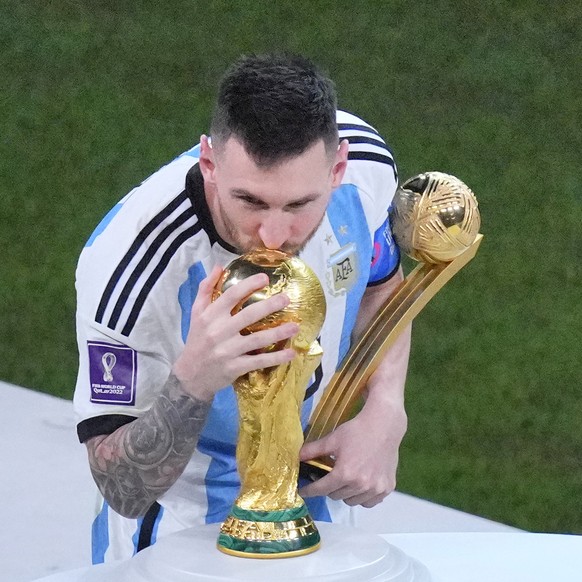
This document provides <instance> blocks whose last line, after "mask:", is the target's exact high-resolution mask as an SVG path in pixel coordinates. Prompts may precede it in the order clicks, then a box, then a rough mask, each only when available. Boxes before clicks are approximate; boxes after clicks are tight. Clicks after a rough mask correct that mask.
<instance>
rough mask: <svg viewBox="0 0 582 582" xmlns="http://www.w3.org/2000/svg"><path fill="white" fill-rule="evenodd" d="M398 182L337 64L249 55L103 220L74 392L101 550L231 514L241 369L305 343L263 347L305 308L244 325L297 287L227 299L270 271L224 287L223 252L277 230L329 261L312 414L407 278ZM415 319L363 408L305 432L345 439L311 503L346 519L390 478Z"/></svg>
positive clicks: (125, 553)
mask: <svg viewBox="0 0 582 582" xmlns="http://www.w3.org/2000/svg"><path fill="white" fill-rule="evenodd" d="M396 183H397V175H396V167H395V164H394V160H393V157H392V154H391V152H390V150H389V149H388V148H387V146H386V144H385V142H384V141H383V139H382V138H381V137H380V135H379V134H378V132H377V131H376V130H375V129H373V128H372V127H371V126H370V125H368V124H367V123H365V122H364V121H362V120H361V119H359V118H358V117H355V116H354V115H352V114H349V113H346V112H342V111H337V105H336V94H335V90H334V86H333V83H332V82H331V81H330V80H329V79H328V78H326V77H325V76H324V75H323V74H322V73H321V72H319V70H318V69H316V67H315V66H314V65H313V64H312V63H311V62H310V61H308V60H307V59H305V58H302V57H289V56H281V55H264V56H247V57H242V58H241V59H239V60H238V61H237V62H236V63H235V64H234V65H233V66H232V67H231V68H230V69H229V70H228V71H227V73H226V74H225V76H224V78H223V80H222V83H221V85H220V88H219V94H218V98H217V103H216V107H215V111H214V114H213V118H212V122H211V126H210V136H206V135H203V136H202V137H201V139H200V143H199V144H198V145H196V146H194V147H193V148H192V149H190V150H188V151H186V152H185V153H183V154H182V155H181V156H179V157H178V158H176V159H175V160H173V161H172V162H170V163H169V164H168V165H166V166H164V167H163V168H161V169H160V170H158V171H157V172H156V173H154V174H153V175H152V176H151V177H150V178H148V179H147V180H145V181H144V182H143V183H142V184H141V185H140V186H138V187H137V188H135V189H134V190H133V191H132V192H130V193H129V194H128V195H127V196H126V197H125V198H123V199H122V200H121V201H120V202H119V203H118V204H117V205H116V206H115V207H114V208H113V209H112V210H111V211H110V212H109V213H108V214H107V216H106V217H105V218H104V219H103V221H102V222H101V223H100V224H99V226H98V227H97V229H96V230H95V232H94V233H93V234H92V235H91V237H90V239H89V241H88V242H87V244H86V246H85V248H84V249H83V252H82V254H81V257H80V260H79V265H78V269H77V292H78V309H77V329H78V345H79V354H80V365H79V374H78V380H77V386H76V391H75V400H74V401H75V408H76V412H77V415H78V420H79V423H78V435H79V439H80V440H81V442H83V443H85V444H86V447H87V450H88V454H89V463H90V467H91V471H92V473H93V476H94V478H95V481H96V483H97V485H98V487H99V490H100V492H101V494H102V496H103V502H102V506H101V510H100V512H99V514H98V515H97V517H96V519H95V522H94V526H93V561H94V562H95V563H99V562H103V561H106V560H107V561H108V560H112V559H121V558H126V557H129V556H131V555H133V554H134V553H135V552H136V551H139V550H140V549H142V548H144V547H147V546H148V545H151V544H152V543H154V542H155V540H156V539H157V538H159V537H160V536H163V535H165V534H168V533H171V532H175V531H177V530H180V529H183V528H187V527H190V526H193V525H195V524H200V523H212V522H219V521H222V520H224V519H225V518H226V516H227V514H228V512H229V510H230V508H231V505H232V503H233V501H234V499H235V497H236V496H237V493H238V487H239V480H238V475H237V471H236V462H235V448H236V440H237V428H238V427H237V424H238V413H237V407H236V400H235V396H234V393H233V389H232V387H231V383H232V382H233V380H234V379H235V378H237V377H238V376H240V375H242V374H244V373H246V372H248V371H250V370H254V369H260V368H265V367H269V366H276V365H278V364H281V363H284V362H287V361H290V360H291V359H292V358H293V357H294V355H295V352H294V351H293V350H292V349H282V350H280V351H274V352H267V353H257V351H256V350H258V349H260V348H262V347H265V346H268V345H271V344H273V343H275V342H279V341H281V340H286V339H288V338H291V337H293V335H294V334H296V333H297V326H296V325H295V324H294V323H286V324H283V325H280V326H278V327H275V328H272V329H268V330H263V331H260V332H258V333H253V334H251V335H241V334H240V331H241V330H242V329H243V328H245V327H246V326H248V325H249V324H251V323H254V322H256V321H258V320H260V319H262V318H263V317H264V316H266V315H267V314H270V313H273V312H275V311H278V310H279V309H281V308H282V307H283V306H284V305H286V304H287V302H288V298H287V297H286V296H285V295H283V294H278V295H275V296H273V297H271V298H269V299H266V300H264V301H261V302H258V303H255V304H253V305H250V306H248V307H246V308H245V309H243V310H242V311H240V312H239V313H237V314H236V315H231V311H232V309H233V307H234V306H235V305H237V304H238V303H239V302H240V301H241V300H243V299H244V298H245V297H247V296H248V295H249V294H250V293H252V292H253V291H255V290H257V289H260V288H262V287H264V286H265V284H266V283H267V277H266V275H262V274H257V275H254V276H252V277H249V278H248V279H245V280H243V281H241V282H240V283H238V284H237V285H234V286H233V287H231V288H230V289H229V290H227V291H226V292H225V293H224V294H223V295H221V296H220V297H219V298H218V299H217V300H216V301H214V302H212V301H211V295H212V289H213V287H214V285H215V284H216V282H217V280H218V278H219V276H220V274H221V272H222V268H223V267H224V266H225V265H226V264H227V263H229V262H230V261H231V260H232V259H234V258H235V257H236V256H238V255H240V254H241V253H243V252H246V251H249V250H251V249H255V248H259V247H266V248H269V249H281V250H284V251H287V252H289V253H296V254H298V256H300V257H301V258H302V259H303V260H304V261H305V262H306V263H307V264H308V265H309V266H310V267H311V268H312V269H313V270H314V271H315V272H316V273H317V274H318V277H319V279H320V281H321V283H322V286H323V288H324V291H325V295H326V301H327V316H326V320H325V323H324V326H323V328H322V331H321V337H320V340H319V341H320V344H321V346H322V347H323V351H324V356H323V360H322V362H321V365H320V366H319V368H318V369H317V371H316V373H315V374H314V378H313V379H312V382H311V384H310V386H309V387H308V388H307V391H306V395H305V401H304V405H303V410H302V422H303V425H304V426H305V425H306V424H307V421H308V418H309V415H310V413H311V411H312V410H313V408H314V406H315V404H316V403H317V401H318V400H319V398H320V397H321V394H322V392H323V391H324V389H325V387H326V385H327V383H328V382H329V379H330V378H331V376H332V375H333V373H334V372H335V371H336V369H337V368H338V366H339V364H340V363H341V361H342V359H343V358H344V356H345V355H346V353H347V351H348V349H349V347H350V343H351V342H352V341H353V338H354V337H357V336H358V335H359V334H360V333H362V331H363V330H365V329H366V326H367V325H368V323H369V322H370V320H371V319H372V318H373V316H374V314H375V313H376V311H377V309H378V307H379V306H380V305H381V303H382V302H383V301H384V300H385V299H386V297H388V296H389V295H390V294H391V293H392V291H393V290H394V289H395V287H396V286H397V285H398V284H399V283H400V281H401V280H402V274H401V269H400V262H399V251H398V248H397V247H396V246H395V244H394V242H393V240H392V236H391V231H390V225H389V221H388V207H389V205H390V202H391V199H392V196H393V194H394V192H395V188H396ZM409 339H410V337H409V330H408V331H407V332H406V333H404V334H402V335H401V336H400V338H399V339H398V340H397V342H396V344H395V345H394V346H393V347H392V348H391V349H390V350H389V352H388V353H387V354H386V356H385V357H384V359H383V361H382V363H381V364H380V366H379V368H378V369H377V371H376V372H375V373H374V374H373V376H372V377H371V378H370V380H369V382H368V386H367V392H366V401H365V404H364V406H363V408H362V409H361V411H360V412H359V413H358V414H357V415H356V416H355V417H354V418H353V419H352V420H350V421H348V422H346V423H344V424H343V425H341V426H340V427H338V428H337V429H336V430H335V431H334V432H332V433H331V434H329V435H327V436H326V437H324V438H322V439H321V440H318V441H315V442H311V443H308V444H305V445H304V447H303V449H302V451H301V459H302V460H307V459H311V458H315V457H318V456H321V455H333V456H334V457H335V458H336V464H335V468H334V469H333V470H332V471H331V472H330V473H329V474H328V475H327V476H325V477H323V478H321V479H320V480H318V481H315V482H313V483H308V484H305V483H302V484H301V486H302V487H301V489H300V493H301V494H302V495H303V496H304V497H305V498H306V502H307V505H308V507H309V510H310V513H311V515H312V516H313V518H314V519H316V520H326V521H344V520H347V519H348V518H349V513H350V511H353V510H354V508H355V506H363V507H366V508H369V507H373V506H375V505H377V504H379V503H380V502H381V501H382V500H383V499H384V498H385V496H386V495H388V494H389V493H390V492H391V491H392V490H393V489H394V487H395V474H396V467H397V462H398V448H399V445H400V442H401V440H402V437H403V435H404V433H405V431H406V414H405V410H404V383H405V376H406V368H407V362H408V352H409ZM251 353H252V354H251ZM358 510H359V508H358Z"/></svg>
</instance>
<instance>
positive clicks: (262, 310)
mask: <svg viewBox="0 0 582 582" xmlns="http://www.w3.org/2000/svg"><path fill="white" fill-rule="evenodd" d="M221 275H222V269H220V268H219V267H215V268H214V270H213V271H212V272H211V273H210V275H209V276H208V277H207V278H206V279H204V281H202V282H201V283H200V287H199V289H198V294H197V296H196V300H195V301H194V304H193V305H192V312H191V318H190V331H189V332H188V337H187V338H186V344H185V346H184V350H183V351H182V353H181V354H180V356H179V357H178V359H177V360H176V362H175V364H174V367H173V373H174V375H175V376H176V378H177V379H178V380H179V382H180V385H181V387H182V389H183V390H184V391H185V392H186V393H188V394H190V395H191V396H194V397H196V398H198V399H200V400H211V399H212V397H213V396H214V394H215V393H216V392H218V390H220V389H221V388H224V387H225V386H228V385H229V384H232V382H233V381H234V380H235V379H236V378H238V377H239V376H242V375H243V374H246V373H247V372H250V371H251V370H258V369H260V368H268V367H270V366H277V365H279V364H283V363H285V362H289V361H291V360H292V359H293V358H294V357H295V351H294V350H293V349H291V348H286V349H282V350H278V351H272V352H259V353H257V352H256V350H261V349H262V348H265V347H267V346H270V345H272V344H274V343H277V342H280V341H282V340H286V339H289V338H291V337H293V336H294V335H295V334H296V333H297V332H298V331H299V326H298V325H297V324H296V323H284V324H281V325H279V326H277V327H273V328H270V329H265V330H261V331H258V332H255V333H251V334H248V335H242V334H241V333H240V332H241V331H242V330H243V329H244V328H246V327H248V326H249V325H251V324H253V323H256V322H257V321H260V320H261V319H263V318H264V317H266V316H267V315H270V314H271V313H275V312H276V311H279V310H281V309H283V308H284V307H286V306H287V305H288V304H289V298H288V297H287V295H285V294H283V293H279V294H277V295H273V296H272V297H269V298H268V299H264V300H262V301H258V302H257V303H253V304H252V305H249V306H247V307H245V308H244V309H242V310H241V311H239V312H238V313H236V314H234V315H232V311H233V310H234V308H235V307H236V306H237V305H238V304H240V303H241V302H242V301H244V300H245V299H246V298H247V297H249V296H250V295H251V294H252V293H254V292H255V291H258V290H259V289H262V288H263V287H265V286H266V285H268V283H269V278H268V277H267V275H265V274H257V275H253V276H251V277H248V278H247V279H244V280H243V281H240V282H239V283H237V284H236V285H233V286H232V287H229V288H228V289H227V290H226V291H225V292H224V293H223V294H222V295H220V297H218V298H217V299H216V300H215V301H214V302H213V301H212V294H213V290H214V287H215V285H216V284H217V283H218V281H219V279H220V276H221Z"/></svg>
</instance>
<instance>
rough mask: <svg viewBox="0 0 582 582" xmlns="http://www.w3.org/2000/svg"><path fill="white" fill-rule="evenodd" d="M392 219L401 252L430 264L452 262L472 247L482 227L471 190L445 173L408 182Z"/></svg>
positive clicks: (400, 191) (398, 194) (398, 195)
mask: <svg viewBox="0 0 582 582" xmlns="http://www.w3.org/2000/svg"><path fill="white" fill-rule="evenodd" d="M390 218H391V223H392V230H393V233H394V238H395V239H396V242H397V243H398V245H399V247H400V248H401V250H402V251H403V252H405V253H406V254H407V255H409V256H410V257H412V258H413V259H415V260H417V261H423V262H427V263H443V262H449V261H452V260H453V259H454V258H455V257H457V256H459V255H460V254H461V253H462V252H463V251H465V250H466V249H467V248H469V247H470V246H471V244H472V243H473V242H474V240H475V238H476V236H477V234H478V233H479V228H480V226H481V217H480V214H479V208H478V204H477V199H476V198H475V195H474V194H473V192H472V191H471V189H470V188H469V187H468V186H467V185H466V184H465V183H464V182H461V180H459V179H458V178H456V177H455V176H451V175H449V174H443V173H442V172H425V173H423V174H418V175H417V176H414V177H412V178H410V179H409V180H407V181H406V182H404V184H402V186H400V187H399V188H398V190H397V191H396V194H395V196H394V201H393V205H392V211H391V215H390Z"/></svg>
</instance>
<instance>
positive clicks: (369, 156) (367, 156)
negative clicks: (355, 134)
mask: <svg viewBox="0 0 582 582" xmlns="http://www.w3.org/2000/svg"><path fill="white" fill-rule="evenodd" d="M348 160H364V161H369V162H378V163H380V164H388V165H389V166H391V167H392V169H393V170H394V174H395V175H396V164H395V163H394V160H393V159H392V158H391V157H390V156H389V155H387V154H378V153H375V152H350V153H349V154H348Z"/></svg>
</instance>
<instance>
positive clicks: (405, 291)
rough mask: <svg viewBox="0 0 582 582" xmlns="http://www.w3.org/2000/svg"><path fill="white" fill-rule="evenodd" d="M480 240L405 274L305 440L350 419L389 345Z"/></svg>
mask: <svg viewBox="0 0 582 582" xmlns="http://www.w3.org/2000/svg"><path fill="white" fill-rule="evenodd" d="M482 239H483V235H481V234H478V235H477V237H476V238H475V241H474V242H473V244H472V245H471V246H470V247H468V248H467V250H465V251H464V252H463V253H462V254H460V255H459V256H458V257H456V258H455V259H453V260H452V261H450V262H448V263H438V264H432V263H419V264H418V265H417V266H416V268H415V269H414V270H413V271H412V272H411V273H410V275H408V277H406V279H405V280H404V281H403V282H402V283H401V284H400V286H399V287H398V289H397V290H396V292H395V293H394V294H393V295H392V296H391V297H390V298H389V299H388V300H387V301H386V302H385V303H384V305H383V307H382V309H381V310H380V311H379V313H378V315H377V316H376V318H375V320H374V321H373V322H372V324H371V325H370V327H369V328H368V330H367V331H366V333H365V334H364V335H363V336H362V338H361V339H360V340H359V341H358V343H357V344H356V345H355V346H354V347H353V348H352V349H351V350H350V351H349V352H348V355H347V356H346V359H345V360H344V363H343V364H342V366H341V368H340V369H339V370H338V371H337V372H336V373H335V374H334V375H333V377H332V379H331V380H330V382H329V384H328V386H327V388H326V390H325V392H324V394H323V396H322V398H321V400H320V401H319V403H318V404H317V407H316V408H315V410H314V412H313V414H312V415H311V419H310V422H309V426H308V427H307V432H306V435H305V440H306V441H314V440H317V439H320V438H322V437H324V436H325V435H327V434H329V433H330V432H332V431H333V430H335V428H336V427H337V426H338V425H340V424H341V423H343V422H345V421H346V420H348V419H349V418H350V416H351V414H352V413H353V410H354V406H355V404H356V402H357V400H358V398H359V397H360V395H361V394H362V391H363V390H364V388H365V387H366V383H367V381H368V378H369V377H370V376H371V375H372V374H373V372H374V370H375V369H376V368H377V367H378V364H379V363H380V362H381V360H382V358H383V356H384V354H385V353H386V351H387V350H388V348H390V346H391V345H392V344H393V343H394V342H395V341H396V338H397V337H398V336H399V335H400V333H401V332H402V330H404V329H405V328H406V327H407V326H408V324H410V322H411V321H412V320H413V319H414V318H415V317H416V316H417V315H418V314H419V313H420V311H421V310H422V309H423V308H424V306H425V305H426V304H427V303H428V302H429V301H430V300H431V299H432V298H433V297H434V296H435V295H436V293H437V292H438V291H439V290H440V289H441V288H442V287H443V286H444V285H445V284H446V283H447V282H448V281H449V280H450V279H451V278H452V277H453V276H454V275H455V274H456V273H458V272H459V271H460V270H461V269H462V268H463V267H464V266H465V265H466V264H467V263H468V262H469V261H470V260H471V259H472V258H473V257H474V256H475V254H476V252H477V249H478V248H479V245H480V244H481V241H482ZM306 464H307V465H311V466H313V467H316V468H317V469H323V470H325V471H331V469H332V468H333V465H334V461H333V459H332V458H330V457H321V458H319V459H313V460H310V461H306Z"/></svg>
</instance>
